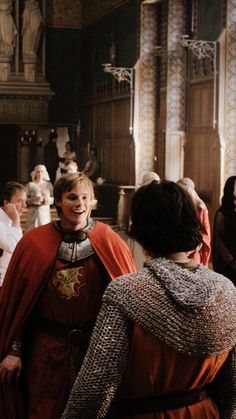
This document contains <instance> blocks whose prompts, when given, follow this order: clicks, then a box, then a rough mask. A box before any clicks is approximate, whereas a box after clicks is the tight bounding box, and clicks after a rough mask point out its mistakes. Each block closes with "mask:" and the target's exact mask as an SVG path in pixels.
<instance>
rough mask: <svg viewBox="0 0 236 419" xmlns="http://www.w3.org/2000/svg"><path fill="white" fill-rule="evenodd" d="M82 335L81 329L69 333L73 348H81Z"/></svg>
mask: <svg viewBox="0 0 236 419" xmlns="http://www.w3.org/2000/svg"><path fill="white" fill-rule="evenodd" d="M81 333H82V330H80V329H72V330H70V331H69V333H68V340H69V342H70V344H71V346H79V344H80V342H81Z"/></svg>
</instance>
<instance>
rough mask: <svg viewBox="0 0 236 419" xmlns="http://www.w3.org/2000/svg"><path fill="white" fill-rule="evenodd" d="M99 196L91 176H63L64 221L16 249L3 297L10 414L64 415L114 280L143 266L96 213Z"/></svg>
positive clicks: (4, 387)
mask: <svg viewBox="0 0 236 419" xmlns="http://www.w3.org/2000/svg"><path fill="white" fill-rule="evenodd" d="M92 198H93V184H92V182H91V181H90V179H89V178H88V177H87V176H85V175H84V174H82V173H73V174H70V175H64V176H61V177H60V178H59V179H58V180H57V182H56V183H55V185H54V200H55V206H56V208H57V211H58V216H59V220H57V221H55V222H51V223H49V224H46V225H44V226H40V227H38V228H35V229H33V230H31V231H29V232H28V233H26V234H25V235H24V236H23V238H22V239H21V241H20V242H19V243H18V246H17V247H16V249H15V252H14V255H13V257H12V260H11V263H10V265H9V268H8V271H7V274H6V277H5V281H4V286H3V289H2V296H1V297H0V330H1V333H0V360H1V363H0V412H1V415H0V416H1V417H2V418H4V419H8V418H9V417H11V418H13V417H14V418H15V417H19V418H21V419H25V418H27V419H33V418H34V419H35V418H37V419H46V418H48V419H49V418H51V419H58V418H60V416H61V414H62V411H63V409H64V407H65V404H66V401H67V398H68V395H69V391H70V388H71V385H72V383H73V380H74V378H75V376H76V374H77V372H78V370H79V368H80V365H81V363H82V360H83V357H84V354H85V352H86V349H87V345H88V342H89V338H90V335H91V331H92V329H93V326H94V322H95V320H96V317H97V313H98V311H99V309H100V306H101V298H102V294H103V292H104V290H105V288H106V286H107V284H108V283H109V282H110V281H111V280H112V279H114V278H116V277H117V276H119V275H121V274H123V273H128V272H134V271H135V266H134V262H133V260H132V256H131V254H130V251H129V248H128V246H127V245H126V243H125V242H124V241H123V240H122V239H121V238H120V236H119V235H118V234H117V233H115V232H114V231H113V230H112V229H111V227H110V226H109V225H107V224H103V223H101V222H96V221H94V220H93V219H92V218H91V217H89V214H90V208H91V203H92ZM24 400H26V405H25V406H24V405H23V402H24ZM10 412H11V413H10ZM11 415H12V416H11Z"/></svg>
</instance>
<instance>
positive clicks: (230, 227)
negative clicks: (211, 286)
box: [212, 176, 236, 285]
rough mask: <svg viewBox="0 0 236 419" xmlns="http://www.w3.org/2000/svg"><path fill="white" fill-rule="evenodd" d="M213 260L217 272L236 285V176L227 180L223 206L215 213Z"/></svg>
mask: <svg viewBox="0 0 236 419" xmlns="http://www.w3.org/2000/svg"><path fill="white" fill-rule="evenodd" d="M212 262H213V268H214V270H215V271H216V272H219V273H221V274H222V275H225V276H227V278H229V279H231V281H233V283H234V285H236V176H230V177H229V178H228V179H227V180H226V182H225V186H224V192H223V197H222V200H221V206H220V208H219V209H218V210H217V211H216V214H215V219H214V226H213V244H212Z"/></svg>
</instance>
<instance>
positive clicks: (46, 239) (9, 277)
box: [0, 222, 136, 419]
mask: <svg viewBox="0 0 236 419" xmlns="http://www.w3.org/2000/svg"><path fill="white" fill-rule="evenodd" d="M88 237H89V239H90V241H91V243H92V246H93V248H94V250H95V252H96V254H97V255H98V257H99V258H100V260H101V261H102V263H103V265H104V266H105V268H106V270H107V272H108V274H109V276H110V277H111V279H114V278H116V277H117V276H120V275H123V274H126V273H129V272H134V271H135V270H136V268H135V265H134V262H133V259H132V256H131V253H130V250H129V248H128V246H127V245H126V243H125V242H124V241H123V240H122V239H121V238H120V236H119V235H118V234H117V233H115V232H114V231H113V230H112V229H111V227H110V226H108V225H106V224H103V223H100V222H97V223H96V225H95V227H94V228H93V229H92V230H90V232H89V233H88ZM60 243H61V235H60V233H59V232H58V231H57V230H56V229H55V228H54V227H53V224H52V223H49V224H46V225H43V226H41V227H38V228H36V229H33V230H31V231H30V232H28V233H27V234H25V236H23V238H22V239H21V240H20V242H19V243H18V245H17V247H16V249H15V251H14V253H13V256H12V258H11V261H10V264H9V267H8V270H7V273H6V276H5V279H4V284H3V287H2V293H1V296H0V330H1V334H0V359H1V360H2V359H4V357H5V356H6V355H7V354H8V352H9V350H10V347H11V344H12V341H13V340H14V338H15V336H16V335H17V334H18V333H19V331H20V330H21V329H22V327H23V325H24V324H25V322H26V321H27V318H28V317H29V314H30V313H31V311H32V309H33V308H34V306H35V304H36V302H37V300H38V297H39V295H40V293H41V291H42V290H43V288H44V285H45V283H46V282H47V279H48V277H49V275H50V273H51V271H52V269H53V267H54V262H55V259H56V255H57V251H58V248H59V245H60ZM23 405H24V403H23V395H22V389H21V388H20V383H19V384H16V385H12V384H11V385H7V384H4V385H2V384H1V385H0V412H1V417H2V418H4V419H16V418H20V419H23V418H25V417H27V416H25V413H24V407H23Z"/></svg>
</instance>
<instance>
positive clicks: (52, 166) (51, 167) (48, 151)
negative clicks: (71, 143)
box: [43, 131, 60, 185]
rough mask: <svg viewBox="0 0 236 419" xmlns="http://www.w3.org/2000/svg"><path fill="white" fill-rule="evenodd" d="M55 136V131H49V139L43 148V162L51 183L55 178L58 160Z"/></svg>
mask: <svg viewBox="0 0 236 419" xmlns="http://www.w3.org/2000/svg"><path fill="white" fill-rule="evenodd" d="M57 137H58V135H57V133H56V132H55V131H52V132H50V134H49V140H48V142H47V144H45V146H44V150H43V157H44V163H45V166H46V168H47V171H48V173H49V177H50V180H51V182H52V184H53V185H54V183H55V180H56V173H57V169H58V166H59V160H60V158H59V154H58V148H57Z"/></svg>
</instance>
